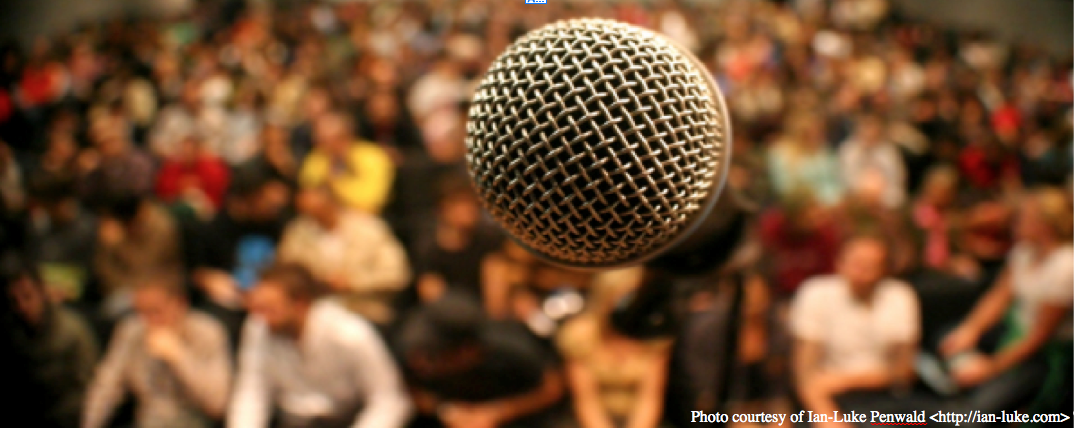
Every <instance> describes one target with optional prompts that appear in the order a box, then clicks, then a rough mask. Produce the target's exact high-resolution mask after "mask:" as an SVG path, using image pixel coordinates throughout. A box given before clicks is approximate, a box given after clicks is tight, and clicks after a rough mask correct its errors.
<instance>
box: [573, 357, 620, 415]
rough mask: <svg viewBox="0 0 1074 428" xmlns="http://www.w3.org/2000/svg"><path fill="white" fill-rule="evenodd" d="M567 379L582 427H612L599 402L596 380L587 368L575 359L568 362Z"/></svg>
mask: <svg viewBox="0 0 1074 428" xmlns="http://www.w3.org/2000/svg"><path fill="white" fill-rule="evenodd" d="M567 380H568V382H569V384H570V388H571V393H572V394H573V396H574V400H573V401H574V412H575V414H576V415H577V417H578V422H580V423H581V425H582V427H584V428H612V427H613V425H612V421H611V420H610V419H608V414H607V413H605V411H604V408H603V406H601V404H600V397H599V395H598V394H597V381H596V379H594V378H593V374H592V373H590V371H589V368H588V367H586V366H585V365H582V364H580V363H578V362H575V361H570V362H568V363H567Z"/></svg>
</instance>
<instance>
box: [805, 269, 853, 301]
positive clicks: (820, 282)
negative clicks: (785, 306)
mask: <svg viewBox="0 0 1074 428" xmlns="http://www.w3.org/2000/svg"><path fill="white" fill-rule="evenodd" d="M845 285H846V284H845V283H844V281H843V279H842V278H840V277H839V276H837V275H821V276H815V277H812V278H809V279H807V280H805V281H804V282H802V285H801V286H800V287H799V288H798V294H797V295H796V296H795V300H796V301H798V300H806V301H812V300H818V299H820V300H824V299H830V298H832V297H835V296H838V295H840V294H842V293H843V292H845Z"/></svg>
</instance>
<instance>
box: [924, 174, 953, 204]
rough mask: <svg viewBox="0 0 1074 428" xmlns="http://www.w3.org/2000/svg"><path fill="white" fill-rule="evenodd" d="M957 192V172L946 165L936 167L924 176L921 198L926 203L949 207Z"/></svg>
mask: <svg viewBox="0 0 1074 428" xmlns="http://www.w3.org/2000/svg"><path fill="white" fill-rule="evenodd" d="M957 192H958V170H957V169H955V168H954V167H951V166H948V165H941V166H936V167H933V168H932V169H930V170H929V171H928V172H927V173H926V174H925V182H924V184H923V185H922V190H921V196H922V197H923V198H924V199H925V201H926V202H928V203H930V204H934V205H938V206H949V205H950V204H951V203H953V202H954V200H955V196H956V194H957Z"/></svg>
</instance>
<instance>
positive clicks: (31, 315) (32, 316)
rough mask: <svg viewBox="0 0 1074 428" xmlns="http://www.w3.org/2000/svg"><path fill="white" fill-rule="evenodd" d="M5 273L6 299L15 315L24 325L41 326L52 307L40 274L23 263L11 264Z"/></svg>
mask: <svg viewBox="0 0 1074 428" xmlns="http://www.w3.org/2000/svg"><path fill="white" fill-rule="evenodd" d="M5 271H6V272H5V273H4V284H5V288H6V289H7V298H8V299H9V301H10V302H11V307H12V309H13V311H14V313H15V315H16V316H17V318H18V319H19V320H20V321H22V322H23V323H24V324H26V325H29V326H38V325H41V324H42V323H43V322H44V321H45V319H46V315H47V314H48V312H49V310H50V309H51V306H52V305H51V302H50V301H49V298H48V293H47V292H46V290H45V283H44V281H42V280H41V275H40V273H39V272H38V271H37V269H36V268H34V267H33V266H32V265H30V264H29V263H25V262H23V261H17V262H14V263H12V266H10V267H7V268H6V269H5Z"/></svg>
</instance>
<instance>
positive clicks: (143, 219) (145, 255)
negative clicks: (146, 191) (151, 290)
mask: <svg viewBox="0 0 1074 428" xmlns="http://www.w3.org/2000/svg"><path fill="white" fill-rule="evenodd" d="M93 257H94V259H93V267H94V271H95V273H96V275H97V278H98V280H99V281H98V284H99V286H100V287H101V289H100V290H99V291H100V294H101V296H103V297H104V299H105V307H104V311H105V314H106V315H107V316H108V317H110V318H114V317H116V316H118V315H119V314H121V313H123V312H125V311H126V310H127V309H128V308H129V305H130V302H129V297H130V294H129V291H130V290H131V289H132V288H133V286H134V282H135V281H136V280H137V279H139V278H143V277H147V276H153V275H156V274H161V273H163V274H168V275H172V276H175V275H178V273H179V272H180V270H181V268H182V266H181V263H180V254H179V235H178V231H177V229H176V225H175V221H174V220H173V219H172V217H171V216H169V214H168V213H167V212H166V211H165V210H164V209H163V208H161V207H160V206H158V205H156V204H155V203H153V202H151V201H149V200H148V199H146V198H145V197H144V196H141V195H138V194H124V195H121V196H118V197H114V198H112V199H111V201H110V202H109V203H108V207H107V208H106V209H105V210H104V213H103V215H102V218H101V219H100V222H99V223H98V229H97V247H96V251H95V252H94V255H93Z"/></svg>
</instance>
